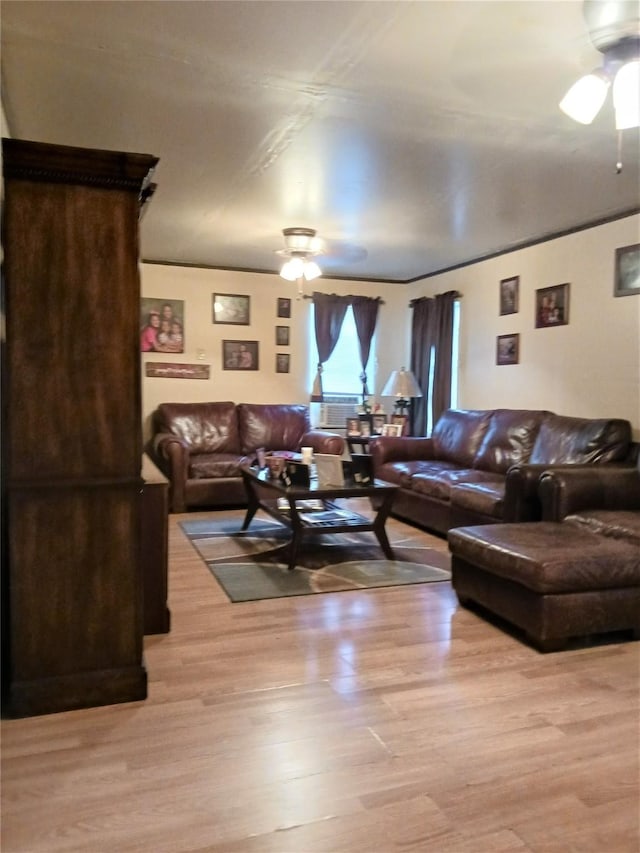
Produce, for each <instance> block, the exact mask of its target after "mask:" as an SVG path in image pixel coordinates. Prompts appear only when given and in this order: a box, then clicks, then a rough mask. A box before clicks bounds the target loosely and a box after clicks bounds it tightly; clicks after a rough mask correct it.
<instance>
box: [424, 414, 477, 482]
mask: <svg viewBox="0 0 640 853" xmlns="http://www.w3.org/2000/svg"><path fill="white" fill-rule="evenodd" d="M490 418H491V411H473V410H470V409H447V410H446V411H445V412H443V413H442V415H441V416H440V417H439V418H438V422H437V423H436V425H435V427H434V428H433V433H432V435H431V440H432V443H433V455H434V458H436V459H443V460H445V461H447V462H455V463H456V464H457V465H459V466H461V467H463V468H472V467H473V460H474V459H475V456H476V453H477V452H478V448H479V447H480V443H481V441H482V439H483V437H484V434H485V432H486V431H487V427H488V426H489V420H490Z"/></svg>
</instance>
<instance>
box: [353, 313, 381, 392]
mask: <svg viewBox="0 0 640 853" xmlns="http://www.w3.org/2000/svg"><path fill="white" fill-rule="evenodd" d="M351 307H352V308H353V319H354V320H355V324H356V331H357V333H358V343H359V344H360V362H361V364H362V373H361V374H360V381H361V382H362V402H363V403H364V401H365V398H366V397H368V396H369V388H368V385H367V362H368V361H369V353H370V352H371V339H372V338H373V333H374V332H375V330H376V322H377V321H378V308H379V307H380V299H379V298H376V299H372V298H371V297H369V296H352V297H351Z"/></svg>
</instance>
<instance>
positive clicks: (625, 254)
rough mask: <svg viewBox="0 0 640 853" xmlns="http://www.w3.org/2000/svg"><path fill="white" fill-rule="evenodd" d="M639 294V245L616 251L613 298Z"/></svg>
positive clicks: (623, 247) (624, 247)
mask: <svg viewBox="0 0 640 853" xmlns="http://www.w3.org/2000/svg"><path fill="white" fill-rule="evenodd" d="M634 293H640V243H635V244H634V245H633V246H622V248H620V249H616V269H615V278H614V282H613V295H614V296H631V295H632V294H634Z"/></svg>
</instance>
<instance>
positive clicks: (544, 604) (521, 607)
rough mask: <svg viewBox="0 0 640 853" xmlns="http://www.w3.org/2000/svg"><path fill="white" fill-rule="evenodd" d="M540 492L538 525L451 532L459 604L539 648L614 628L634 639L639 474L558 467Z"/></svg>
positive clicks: (639, 566)
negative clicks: (490, 616) (497, 619)
mask: <svg viewBox="0 0 640 853" xmlns="http://www.w3.org/2000/svg"><path fill="white" fill-rule="evenodd" d="M539 493H540V500H541V502H542V508H543V516H544V518H545V519H546V520H544V521H541V522H537V523H533V524H532V523H526V524H495V525H483V526H471V527H462V528H457V529H454V530H450V531H449V534H448V540H449V548H450V551H451V555H452V584H453V587H454V589H455V591H456V594H457V596H458V599H459V600H460V602H461V603H462V604H464V605H469V604H470V603H472V602H474V603H476V604H480V605H481V606H482V607H484V608H485V609H487V610H489V611H491V612H492V613H495V614H497V615H499V616H501V617H503V618H504V619H506V620H508V621H509V622H510V623H512V624H513V625H516V626H517V627H518V628H520V629H522V630H523V631H524V632H525V634H526V635H527V636H528V638H529V639H530V640H531V641H532V642H533V643H534V644H535V645H536V646H537V647H538V648H540V649H541V650H543V651H552V650H554V649H559V648H562V647H563V646H564V645H565V644H566V642H567V640H568V639H569V638H571V637H582V636H584V635H592V634H600V633H606V632H613V631H616V632H617V631H629V632H631V633H632V635H633V636H635V637H636V639H638V638H640V471H639V470H638V469H634V468H626V469H623V468H616V467H615V466H607V465H603V466H593V465H591V466H575V467H574V468H571V469H570V468H565V469H557V470H555V471H549V472H547V473H545V474H544V475H543V476H542V478H541V480H540V489H539Z"/></svg>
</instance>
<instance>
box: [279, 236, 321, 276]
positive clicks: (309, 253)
mask: <svg viewBox="0 0 640 853" xmlns="http://www.w3.org/2000/svg"><path fill="white" fill-rule="evenodd" d="M282 234H283V236H284V245H285V248H284V249H282V250H281V251H279V252H278V253H277V254H279V255H284V256H285V257H286V258H288V260H287V261H286V262H285V263H284V265H283V267H282V269H281V270H280V275H281V277H282V278H284V279H286V280H287V281H299V280H300V279H302V278H304V279H306V281H312V280H313V279H314V278H318V276H320V275H322V270H321V269H320V267H319V266H318V264H317V263H316V262H315V261H314V260H313V256H314V255H318V254H320V250H319V249H318V248H317V246H316V240H315V237H316V232H315V230H314V229H313V228H283V230H282Z"/></svg>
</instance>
